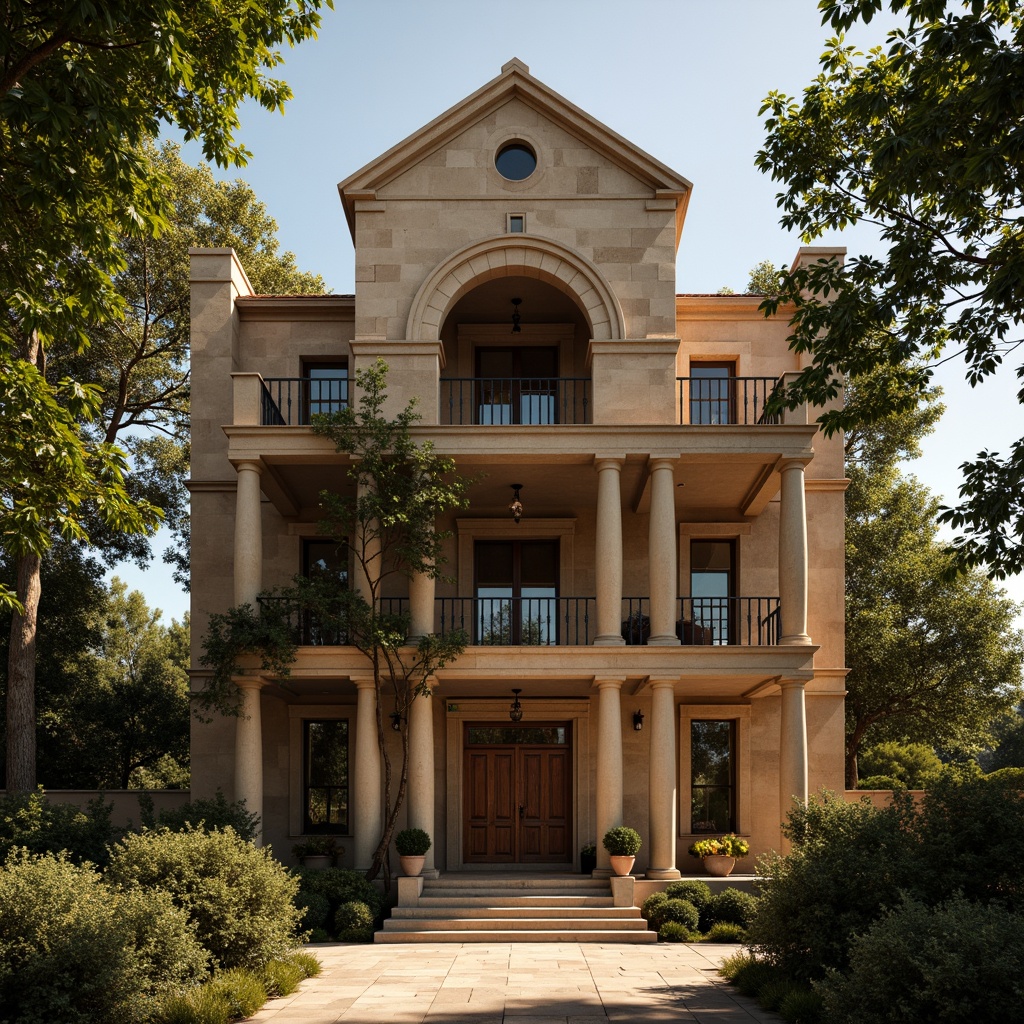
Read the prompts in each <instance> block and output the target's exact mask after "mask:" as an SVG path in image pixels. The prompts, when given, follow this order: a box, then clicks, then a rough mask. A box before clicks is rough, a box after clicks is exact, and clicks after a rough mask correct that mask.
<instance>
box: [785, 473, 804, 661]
mask: <svg viewBox="0 0 1024 1024" xmlns="http://www.w3.org/2000/svg"><path fill="white" fill-rule="evenodd" d="M780 471H781V473H782V494H781V499H780V503H781V507H780V510H779V603H780V605H781V618H782V637H781V639H780V641H779V642H780V643H784V644H809V643H810V642H811V638H810V637H809V636H808V635H807V506H806V499H805V496H804V464H803V463H802V462H800V461H798V460H796V459H789V460H787V461H785V462H783V463H782V465H781V470H780Z"/></svg>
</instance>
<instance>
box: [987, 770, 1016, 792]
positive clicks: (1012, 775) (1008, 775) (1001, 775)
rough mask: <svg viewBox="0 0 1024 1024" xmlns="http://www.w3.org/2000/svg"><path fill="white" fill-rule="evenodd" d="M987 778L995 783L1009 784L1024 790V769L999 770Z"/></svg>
mask: <svg viewBox="0 0 1024 1024" xmlns="http://www.w3.org/2000/svg"><path fill="white" fill-rule="evenodd" d="M985 777H986V778H987V779H990V780H991V781H993V782H1003V781H1005V782H1009V783H1011V784H1012V785H1014V786H1016V787H1017V788H1018V789H1022V790H1024V768H997V769H996V770H995V771H994V772H989V773H988V775H987V776H985Z"/></svg>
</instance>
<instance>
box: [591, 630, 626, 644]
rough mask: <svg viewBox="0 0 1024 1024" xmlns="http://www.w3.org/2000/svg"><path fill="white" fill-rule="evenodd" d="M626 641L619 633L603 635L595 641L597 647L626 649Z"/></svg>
mask: <svg viewBox="0 0 1024 1024" xmlns="http://www.w3.org/2000/svg"><path fill="white" fill-rule="evenodd" d="M625 645H626V641H625V640H623V639H622V635H621V634H619V633H601V634H600V635H599V636H597V637H596V638H595V639H594V646H595V647H625Z"/></svg>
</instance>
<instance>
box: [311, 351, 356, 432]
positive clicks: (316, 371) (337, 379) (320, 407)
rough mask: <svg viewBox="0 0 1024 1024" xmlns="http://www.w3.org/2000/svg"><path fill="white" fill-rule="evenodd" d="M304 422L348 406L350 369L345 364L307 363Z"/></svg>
mask: <svg viewBox="0 0 1024 1024" xmlns="http://www.w3.org/2000/svg"><path fill="white" fill-rule="evenodd" d="M302 375H303V376H304V377H305V378H306V382H305V388H306V394H305V395H304V401H303V408H302V412H303V417H304V419H303V422H304V423H311V422H312V418H313V417H314V416H318V415H321V416H328V415H330V414H331V413H334V412H338V411H339V410H340V409H344V408H346V407H347V406H348V367H347V366H346V365H345V364H344V363H306V364H305V365H304V366H303V368H302Z"/></svg>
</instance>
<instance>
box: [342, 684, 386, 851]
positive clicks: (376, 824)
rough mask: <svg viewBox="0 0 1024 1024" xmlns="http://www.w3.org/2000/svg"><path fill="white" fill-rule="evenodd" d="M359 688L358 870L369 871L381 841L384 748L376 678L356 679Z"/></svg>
mask: <svg viewBox="0 0 1024 1024" xmlns="http://www.w3.org/2000/svg"><path fill="white" fill-rule="evenodd" d="M353 682H354V683H355V685H356V757H355V764H354V765H353V766H352V775H353V778H354V781H355V785H354V786H353V787H352V822H351V824H350V826H349V827H350V829H351V831H352V832H353V833H354V835H355V843H354V850H353V852H354V853H355V869H356V870H357V871H365V870H366V869H367V868H368V867H369V866H370V863H371V862H372V861H373V852H374V850H376V849H377V844H378V843H379V842H380V832H381V823H382V811H381V796H380V747H379V746H378V744H377V699H376V696H377V695H376V692H375V690H374V686H373V680H372V679H369V678H367V679H354V680H353Z"/></svg>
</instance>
